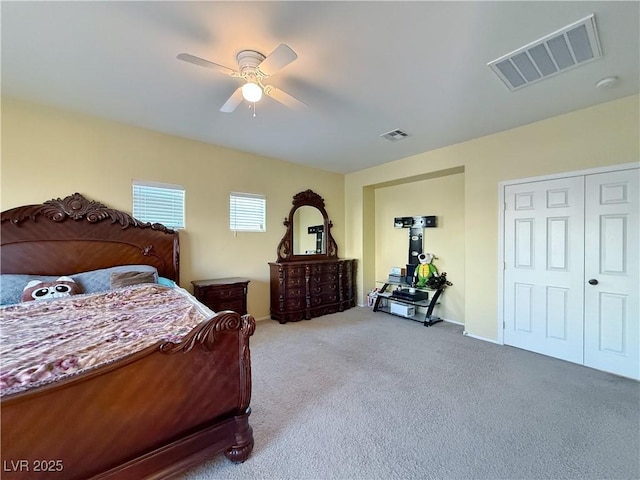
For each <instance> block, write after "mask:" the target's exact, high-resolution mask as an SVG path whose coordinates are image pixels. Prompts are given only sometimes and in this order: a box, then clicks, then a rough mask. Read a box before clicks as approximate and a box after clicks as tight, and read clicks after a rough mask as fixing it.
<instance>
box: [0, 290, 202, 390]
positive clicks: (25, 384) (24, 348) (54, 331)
mask: <svg viewBox="0 0 640 480" xmlns="http://www.w3.org/2000/svg"><path fill="white" fill-rule="evenodd" d="M211 315H212V312H211V311H210V310H209V309H208V308H207V307H205V306H204V305H202V304H200V303H198V302H197V301H196V300H195V299H194V298H193V297H192V296H191V295H190V294H189V293H188V292H187V291H186V290H183V289H181V288H169V287H164V286H160V285H156V284H143V285H135V286H131V287H124V288H119V289H115V290H111V291H109V292H104V293H94V294H89V295H79V296H73V297H68V298H63V299H56V300H48V301H40V302H37V301H33V302H25V303H20V304H16V305H9V306H5V307H2V308H1V309H0V321H1V323H0V329H1V330H0V389H1V393H2V395H8V394H12V393H17V392H21V391H24V390H27V389H28V388H31V387H35V386H39V385H43V384H46V383H51V382H53V381H56V380H58V379H61V378H63V377H67V376H70V375H74V374H77V373H80V372H82V371H85V370H87V369H90V368H94V367H97V366H99V365H104V364H105V363H109V362H112V361H114V360H117V359H119V358H121V357H123V356H126V355H128V354H131V353H134V352H137V351H140V350H142V349H144V348H145V347H148V346H150V345H153V344H154V343H156V342H158V341H165V340H169V341H173V342H178V341H180V339H181V338H182V337H183V336H185V335H186V334H187V333H189V332H190V331H191V330H192V329H193V328H194V327H195V326H196V325H197V324H199V323H200V322H202V321H204V320H206V319H207V318H210V317H211Z"/></svg>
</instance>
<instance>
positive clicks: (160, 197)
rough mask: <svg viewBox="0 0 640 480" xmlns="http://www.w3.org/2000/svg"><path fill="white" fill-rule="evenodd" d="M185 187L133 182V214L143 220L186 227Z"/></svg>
mask: <svg viewBox="0 0 640 480" xmlns="http://www.w3.org/2000/svg"><path fill="white" fill-rule="evenodd" d="M184 193H185V191H184V187H181V186H180V185H170V184H161V183H150V182H138V181H134V182H133V216H134V217H135V218H137V219H138V220H141V221H143V222H151V223H161V224H162V225H164V226H165V227H169V228H176V229H177V228H184V226H185V218H184Z"/></svg>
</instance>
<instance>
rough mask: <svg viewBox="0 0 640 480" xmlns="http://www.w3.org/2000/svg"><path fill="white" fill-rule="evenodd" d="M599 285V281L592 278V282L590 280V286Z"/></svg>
mask: <svg viewBox="0 0 640 480" xmlns="http://www.w3.org/2000/svg"><path fill="white" fill-rule="evenodd" d="M597 284H598V280H596V279H595V278H592V279H591V280H589V285H597Z"/></svg>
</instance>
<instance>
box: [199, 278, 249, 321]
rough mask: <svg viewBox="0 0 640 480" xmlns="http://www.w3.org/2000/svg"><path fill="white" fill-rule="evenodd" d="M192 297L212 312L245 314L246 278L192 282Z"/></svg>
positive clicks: (247, 282)
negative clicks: (225, 311)
mask: <svg viewBox="0 0 640 480" xmlns="http://www.w3.org/2000/svg"><path fill="white" fill-rule="evenodd" d="M191 283H192V284H193V294H194V296H195V297H196V298H197V299H198V300H199V301H200V302H202V303H204V304H205V305H206V306H207V307H209V308H210V309H211V310H213V311H214V312H219V311H222V310H233V311H234V312H238V313H239V314H240V315H244V314H246V313H247V285H248V284H249V280H248V279H246V278H237V277H232V278H217V279H211V280H194V281H193V282H191Z"/></svg>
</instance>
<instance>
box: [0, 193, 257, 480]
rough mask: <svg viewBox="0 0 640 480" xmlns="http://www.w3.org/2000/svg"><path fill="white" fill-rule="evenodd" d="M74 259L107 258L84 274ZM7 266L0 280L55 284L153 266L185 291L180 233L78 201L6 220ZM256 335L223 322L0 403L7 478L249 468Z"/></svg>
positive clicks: (222, 318) (228, 319)
mask: <svg viewBox="0 0 640 480" xmlns="http://www.w3.org/2000/svg"><path fill="white" fill-rule="evenodd" d="M61 212H62V213H61ZM87 212H90V213H91V218H88V217H87V215H88V214H87ZM105 220H106V221H105ZM96 225H100V227H99V228H95V227H96ZM96 232H98V233H96ZM106 232H108V233H106ZM117 245H121V246H124V248H117ZM167 245H172V247H171V248H167ZM51 249H54V250H55V255H53V256H52V255H51ZM78 249H80V250H82V251H86V252H88V251H90V250H94V251H95V250H96V249H97V251H99V252H101V256H100V258H98V259H96V258H86V259H84V260H83V261H82V262H80V261H79V260H78V259H77V252H78ZM45 251H48V253H47V254H46V258H45V259H43V257H42V255H43V254H44V252H45ZM123 252H124V253H123ZM1 254H2V272H3V273H33V274H42V275H45V274H46V275H51V274H54V275H57V274H68V273H76V272H81V271H88V270H92V269H96V268H105V267H108V266H112V265H118V264H138V263H150V264H154V266H156V267H157V268H158V270H159V272H160V274H161V275H163V276H167V277H168V278H172V279H175V280H177V279H178V236H177V233H175V232H173V231H171V230H168V229H165V228H164V227H162V226H157V225H156V226H153V227H152V226H150V225H148V224H140V223H139V222H137V221H135V220H134V219H132V218H131V217H129V216H128V215H127V214H124V213H123V212H118V211H115V210H110V209H108V208H106V207H104V205H101V204H96V203H95V202H88V201H86V200H85V199H84V198H83V197H82V196H80V195H78V194H75V195H73V196H71V197H67V198H66V199H64V200H59V199H58V200H54V201H52V202H47V203H45V204H43V205H36V206H28V207H20V208H18V209H14V210H10V211H7V212H4V213H3V214H2V250H1ZM72 257H76V258H75V260H74V261H73V262H69V259H71V258H72ZM145 258H150V259H152V260H153V261H151V262H143V261H141V259H143V260H144V259H145ZM38 263H40V265H38ZM70 265H71V266H70ZM5 267H6V268H5ZM70 269H71V271H70ZM254 330H255V321H254V319H253V317H251V316H249V315H245V316H242V317H241V316H240V315H239V314H237V313H235V312H230V311H227V312H218V313H217V314H216V315H215V316H214V317H213V318H211V319H209V320H207V321H205V322H203V323H201V324H199V325H198V326H197V327H196V328H195V329H194V330H192V331H191V332H190V333H189V334H188V335H187V336H186V337H184V338H183V339H182V341H180V342H179V343H175V344H174V343H171V342H164V343H158V344H156V345H154V346H152V347H148V348H146V349H144V350H142V351H140V352H137V353H135V354H133V355H130V356H128V357H125V358H124V359H121V360H119V361H116V362H113V363H110V364H107V365H104V366H101V367H99V368H96V369H94V370H90V371H87V372H85V373H82V374H80V375H77V376H74V377H69V378H67V379H65V380H62V381H59V382H56V383H54V384H49V385H44V386H41V387H38V388H35V389H32V390H29V391H27V392H24V393H17V394H13V395H8V396H4V397H3V398H2V403H1V409H2V411H1V422H2V423H1V428H2V451H1V457H2V478H3V479H22V478H25V479H26V478H28V479H34V478H35V479H37V478H42V479H45V478H46V479H55V478H60V479H85V478H95V479H98V478H99V479H107V478H109V479H123V478H124V479H129V478H130V479H142V478H164V477H168V476H171V475H173V474H176V473H177V472H179V471H182V470H184V469H186V468H189V467H191V466H193V465H196V464H197V463H199V462H201V461H203V460H204V459H206V458H209V457H210V456H212V455H214V454H216V453H220V452H224V453H225V455H226V456H227V457H228V458H229V459H231V460H232V461H234V462H242V461H244V460H245V459H246V458H247V457H248V455H249V454H250V452H251V450H252V448H253V433H252V429H251V427H250V425H249V422H248V417H249V414H250V409H249V402H250V397H251V361H250V352H249V337H250V336H251V335H252V334H253V332H254Z"/></svg>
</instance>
